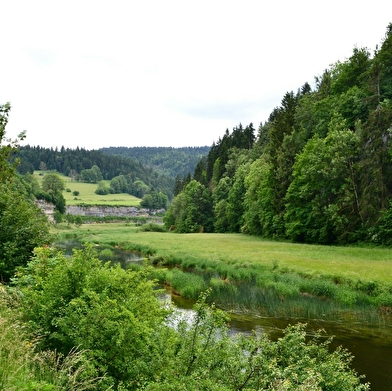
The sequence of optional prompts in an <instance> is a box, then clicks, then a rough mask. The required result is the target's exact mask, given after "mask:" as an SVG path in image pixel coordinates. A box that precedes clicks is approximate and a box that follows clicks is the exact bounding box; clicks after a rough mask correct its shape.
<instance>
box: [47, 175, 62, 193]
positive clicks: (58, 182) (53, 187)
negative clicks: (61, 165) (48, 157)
mask: <svg viewBox="0 0 392 391" xmlns="http://www.w3.org/2000/svg"><path fill="white" fill-rule="evenodd" d="M64 188H65V186H64V181H63V180H62V179H61V178H60V177H59V176H58V175H57V174H52V173H49V174H45V175H44V178H43V179H42V189H43V190H44V191H46V192H47V193H57V192H59V191H62V190H64Z"/></svg>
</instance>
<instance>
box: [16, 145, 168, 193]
mask: <svg viewBox="0 0 392 391" xmlns="http://www.w3.org/2000/svg"><path fill="white" fill-rule="evenodd" d="M16 157H18V158H19V159H20V164H19V166H18V171H19V172H20V173H22V174H25V173H26V172H30V173H32V172H33V171H34V170H41V169H43V170H49V171H50V170H56V171H57V172H59V173H62V174H64V175H66V176H75V177H77V176H78V175H80V174H81V173H82V172H83V171H84V170H91V169H92V167H93V166H97V167H99V169H100V172H101V174H102V178H100V179H106V180H113V178H117V179H118V178H119V177H120V181H121V179H122V182H127V184H128V186H127V184H126V185H125V186H120V187H121V189H120V188H119V189H118V192H129V193H130V194H134V193H137V194H134V195H136V196H138V197H139V196H140V198H141V197H142V196H143V195H144V194H145V193H150V192H151V191H152V190H154V191H158V192H162V193H163V194H165V195H166V196H167V197H168V198H171V197H172V193H173V186H174V178H171V177H169V176H167V175H165V174H163V173H158V172H157V171H155V170H154V169H153V168H151V167H147V166H146V165H143V164H142V163H141V162H139V161H137V160H133V159H130V158H127V157H122V156H113V155H109V154H106V153H104V152H102V151H98V150H86V149H84V148H76V149H70V148H64V147H62V148H61V149H58V148H43V147H40V146H30V145H27V146H21V147H19V149H18V152H17V154H16ZM124 177H125V180H124ZM135 181H137V182H141V183H142V185H143V186H144V187H146V189H147V190H145V191H143V192H142V194H138V191H134V190H133V188H132V186H129V183H130V184H131V185H132V184H133V183H134V182H135ZM93 182H96V181H93ZM117 182H118V181H117ZM115 187H119V186H115ZM127 187H128V188H127ZM139 187H140V186H139Z"/></svg>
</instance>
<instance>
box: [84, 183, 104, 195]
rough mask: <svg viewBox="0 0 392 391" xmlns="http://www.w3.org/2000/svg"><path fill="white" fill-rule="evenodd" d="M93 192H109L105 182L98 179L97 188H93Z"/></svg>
mask: <svg viewBox="0 0 392 391" xmlns="http://www.w3.org/2000/svg"><path fill="white" fill-rule="evenodd" d="M95 193H96V194H99V195H106V194H109V193H110V187H109V186H106V184H105V182H103V181H100V182H98V187H97V190H95ZM78 195H79V194H78Z"/></svg>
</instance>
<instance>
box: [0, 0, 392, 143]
mask: <svg viewBox="0 0 392 391" xmlns="http://www.w3.org/2000/svg"><path fill="white" fill-rule="evenodd" d="M0 12H1V21H0V37H1V46H0V70H1V74H0V80H1V82H0V103H5V102H7V101H10V102H11V105H12V110H11V114H10V121H9V124H8V127H7V129H6V130H7V136H8V137H15V136H16V135H17V134H18V133H19V132H20V131H22V130H27V139H26V141H25V142H24V144H30V145H40V146H43V147H56V146H57V147H61V146H62V145H64V146H65V147H69V148H76V147H77V146H79V147H84V148H87V149H97V148H101V147H109V146H127V147H132V146H173V147H183V146H204V145H208V146H210V145H211V144H212V142H213V141H216V140H218V138H219V137H220V136H222V135H223V134H224V132H225V130H226V128H229V130H230V131H231V130H232V128H233V127H235V126H236V125H238V124H239V123H240V122H241V123H242V124H243V125H247V124H249V123H250V122H253V123H254V126H255V128H256V129H257V127H258V125H259V124H260V122H265V121H266V120H267V119H268V116H269V114H270V113H271V111H272V109H273V108H274V107H276V106H279V105H280V102H281V99H282V97H283V95H284V93H285V92H287V91H291V90H293V91H297V89H298V88H299V87H301V86H302V85H303V84H304V83H305V82H306V81H307V82H309V83H310V84H311V85H313V82H314V76H316V75H319V74H321V73H322V72H323V70H324V69H325V68H328V67H329V65H330V64H332V63H334V62H336V61H337V60H340V61H344V60H345V59H347V58H348V57H350V55H351V54H352V50H353V48H354V47H355V46H358V47H367V48H368V49H369V50H370V51H371V53H373V52H374V49H375V48H376V45H377V44H380V42H381V40H382V38H383V37H384V36H385V31H386V28H387V25H388V24H389V23H390V22H392V1H385V0H373V1H370V2H365V1H358V0H355V1H354V0H332V1H318V0H309V1H307V0H296V1H294V0H281V1H279V0H270V1H263V0H258V1H257V0H240V1H230V0H225V1H221V0H209V1H204V0H198V1H187V0H182V1H172V0H151V1H148V0H145V1H143V0H138V1H134V0H112V1H108V0H107V1H100V0H91V1H90V0H77V1H74V0H67V1H58V0H50V1H42V0H34V1H32V0H25V1H21V0H8V1H1V7H0Z"/></svg>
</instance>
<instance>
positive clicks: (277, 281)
mask: <svg viewBox="0 0 392 391" xmlns="http://www.w3.org/2000/svg"><path fill="white" fill-rule="evenodd" d="M56 232H57V233H58V241H59V242H64V241H66V240H69V239H72V240H75V239H76V240H78V241H80V242H82V243H84V242H90V243H94V244H95V246H96V248H97V251H98V252H99V251H101V249H105V251H107V248H108V247H110V248H112V249H114V248H122V249H125V250H128V251H140V252H141V253H143V254H144V255H146V256H147V257H148V261H149V262H150V263H151V264H154V265H157V266H164V267H165V268H167V269H165V271H164V272H162V271H161V272H158V271H157V272H156V273H157V274H156V278H157V279H158V280H160V281H161V282H163V283H166V284H169V285H170V286H171V287H172V288H173V289H174V290H175V291H176V292H177V293H179V294H181V296H183V297H185V298H189V299H196V298H197V296H198V295H199V293H200V291H203V290H205V289H207V288H208V287H209V288H212V290H213V294H212V299H213V300H214V301H215V302H217V303H219V304H220V305H222V306H223V307H224V308H226V309H227V308H231V309H232V308H236V309H240V310H241V309H244V308H246V307H252V308H253V309H255V308H257V309H258V310H260V309H262V311H264V315H272V314H274V315H277V313H278V312H279V311H280V313H279V315H281V316H298V317H303V316H310V317H318V316H321V315H320V314H324V315H322V316H325V314H327V313H328V314H331V313H335V314H338V315H337V316H341V314H342V313H345V314H346V313H347V310H350V311H351V312H353V311H354V312H356V314H357V315H356V316H357V317H358V316H359V317H361V320H363V318H364V317H366V316H368V317H371V318H372V319H371V320H370V321H375V320H374V319H375V318H376V319H377V320H376V321H379V319H380V316H383V315H384V313H383V312H385V313H386V314H388V315H389V312H390V309H391V308H392V250H391V249H388V248H370V247H359V246H358V247H339V246H320V245H306V244H297V243H290V242H278V241H272V240H266V239H261V238H259V237H255V236H247V235H242V234H206V233H201V234H176V233H172V232H145V231H143V230H142V229H141V228H140V227H135V226H132V225H129V224H94V225H82V226H81V227H79V228H69V229H65V228H64V229H63V230H58V229H57V230H56ZM134 267H136V266H134ZM350 316H351V315H350ZM383 319H384V318H383Z"/></svg>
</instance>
